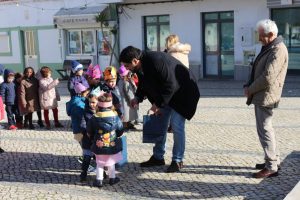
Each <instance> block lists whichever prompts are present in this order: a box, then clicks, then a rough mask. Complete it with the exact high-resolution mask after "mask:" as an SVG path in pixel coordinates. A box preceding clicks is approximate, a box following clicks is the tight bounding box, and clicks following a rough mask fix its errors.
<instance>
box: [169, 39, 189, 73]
mask: <svg viewBox="0 0 300 200" xmlns="http://www.w3.org/2000/svg"><path fill="white" fill-rule="evenodd" d="M190 51H191V45H189V44H181V43H179V42H177V43H176V44H173V45H172V46H171V47H170V48H169V49H168V53H169V54H170V55H171V56H173V57H174V58H176V59H177V60H179V61H180V62H181V63H182V64H184V65H185V66H186V67H187V68H189V57H188V54H189V53H190Z"/></svg>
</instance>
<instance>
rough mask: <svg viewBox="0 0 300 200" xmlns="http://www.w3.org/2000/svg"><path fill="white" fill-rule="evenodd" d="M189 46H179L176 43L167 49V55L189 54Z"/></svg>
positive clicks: (179, 44)
mask: <svg viewBox="0 0 300 200" xmlns="http://www.w3.org/2000/svg"><path fill="white" fill-rule="evenodd" d="M191 49H192V48H191V45H189V44H181V43H179V42H177V43H176V44H173V45H172V46H171V47H170V48H169V49H168V53H176V52H179V53H184V54H189V53H190V51H191Z"/></svg>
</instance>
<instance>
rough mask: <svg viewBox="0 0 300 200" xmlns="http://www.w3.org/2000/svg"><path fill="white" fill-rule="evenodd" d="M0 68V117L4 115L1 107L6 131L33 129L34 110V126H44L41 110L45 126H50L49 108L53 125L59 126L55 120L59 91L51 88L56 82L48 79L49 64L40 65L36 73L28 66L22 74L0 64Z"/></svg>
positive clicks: (56, 117) (49, 73) (56, 119)
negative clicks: (5, 120)
mask: <svg viewBox="0 0 300 200" xmlns="http://www.w3.org/2000/svg"><path fill="white" fill-rule="evenodd" d="M0 68H1V70H0V76H2V75H3V82H2V83H1V85H0V99H1V101H0V113H2V114H1V115H0V120H2V119H3V118H4V115H3V111H4V107H5V111H6V115H7V123H8V126H7V129H8V130H17V129H23V128H29V129H35V127H34V125H33V121H32V114H33V113H34V112H37V116H38V125H39V126H40V127H45V126H44V123H43V120H42V112H41V111H42V110H43V111H44V119H45V123H46V128H47V129H50V128H51V125H50V120H49V109H52V111H53V116H54V122H55V127H63V125H61V124H60V122H59V121H58V109H57V107H58V104H57V101H58V100H59V94H58V92H57V90H56V89H55V87H56V86H57V85H58V83H59V81H58V79H56V80H53V79H52V78H51V69H50V68H49V67H46V66H44V67H42V68H41V69H40V71H39V72H38V73H37V74H35V72H34V69H33V68H32V67H27V68H25V69H24V72H23V74H21V73H15V72H14V71H13V70H11V69H4V66H3V65H1V66H0ZM23 116H24V117H23ZM1 128H4V127H3V126H2V127H1Z"/></svg>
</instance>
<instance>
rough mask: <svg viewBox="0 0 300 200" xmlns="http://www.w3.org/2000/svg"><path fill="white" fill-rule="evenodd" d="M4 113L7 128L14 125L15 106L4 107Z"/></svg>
mask: <svg viewBox="0 0 300 200" xmlns="http://www.w3.org/2000/svg"><path fill="white" fill-rule="evenodd" d="M5 111H6V114H7V122H8V126H11V125H16V121H15V113H16V106H15V105H6V107H5Z"/></svg>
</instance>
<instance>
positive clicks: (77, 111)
mask: <svg viewBox="0 0 300 200" xmlns="http://www.w3.org/2000/svg"><path fill="white" fill-rule="evenodd" d="M74 92H75V94H76V95H75V96H73V97H71V100H70V101H69V102H68V103H67V114H68V115H69V116H71V124H72V129H73V134H74V139H75V140H77V141H78V142H79V143H80V145H81V141H82V138H83V133H84V132H85V131H86V123H85V120H84V107H85V101H86V96H87V95H88V93H89V88H88V87H85V86H84V85H83V84H81V83H75V87H74Z"/></svg>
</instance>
